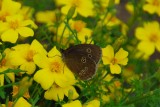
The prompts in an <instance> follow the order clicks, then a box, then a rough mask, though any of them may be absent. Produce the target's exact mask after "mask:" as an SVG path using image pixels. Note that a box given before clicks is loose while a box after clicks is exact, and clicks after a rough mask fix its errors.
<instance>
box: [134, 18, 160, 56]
mask: <svg viewBox="0 0 160 107" xmlns="http://www.w3.org/2000/svg"><path fill="white" fill-rule="evenodd" d="M135 35H136V37H137V39H139V40H140V43H139V44H138V49H139V50H140V51H142V52H143V53H145V54H146V55H147V56H149V55H152V54H153V53H154V52H155V49H157V50H158V51H159V52H160V25H159V23H158V22H156V21H155V22H149V23H145V24H144V27H138V28H137V29H136V32H135Z"/></svg>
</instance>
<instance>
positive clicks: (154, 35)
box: [149, 34, 158, 43]
mask: <svg viewBox="0 0 160 107" xmlns="http://www.w3.org/2000/svg"><path fill="white" fill-rule="evenodd" d="M149 39H150V41H151V42H153V43H155V42H157V40H158V37H157V35H156V34H152V35H151V37H150V38H149Z"/></svg>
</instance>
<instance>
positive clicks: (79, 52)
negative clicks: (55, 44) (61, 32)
mask: <svg viewBox="0 0 160 107" xmlns="http://www.w3.org/2000/svg"><path fill="white" fill-rule="evenodd" d="M61 53H62V58H63V60H64V62H65V64H66V65H67V67H68V68H69V69H70V70H71V71H72V72H74V73H75V74H76V75H77V76H78V77H79V78H80V79H82V80H89V79H91V78H92V77H93V76H94V75H95V73H96V70H97V65H98V63H99V60H100V58H101V54H102V51H101V48H100V47H99V46H96V45H92V44H80V45H75V46H73V47H70V48H68V49H66V50H61Z"/></svg>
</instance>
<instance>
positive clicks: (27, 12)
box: [18, 6, 34, 20]
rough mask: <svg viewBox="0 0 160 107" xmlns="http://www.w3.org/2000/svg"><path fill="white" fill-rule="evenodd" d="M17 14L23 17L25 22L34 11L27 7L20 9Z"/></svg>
mask: <svg viewBox="0 0 160 107" xmlns="http://www.w3.org/2000/svg"><path fill="white" fill-rule="evenodd" d="M18 13H19V14H21V15H23V17H24V19H25V20H26V19H31V18H32V16H33V13H34V9H33V8H31V7H29V6H22V8H21V9H20V11H19V12H18Z"/></svg>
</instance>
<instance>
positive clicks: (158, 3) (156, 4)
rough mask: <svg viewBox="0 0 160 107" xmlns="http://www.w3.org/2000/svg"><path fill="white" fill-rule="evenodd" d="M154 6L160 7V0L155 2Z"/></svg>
mask: <svg viewBox="0 0 160 107" xmlns="http://www.w3.org/2000/svg"><path fill="white" fill-rule="evenodd" d="M152 4H153V5H154V6H159V5H160V1H159V0H154V1H153V3H152Z"/></svg>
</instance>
